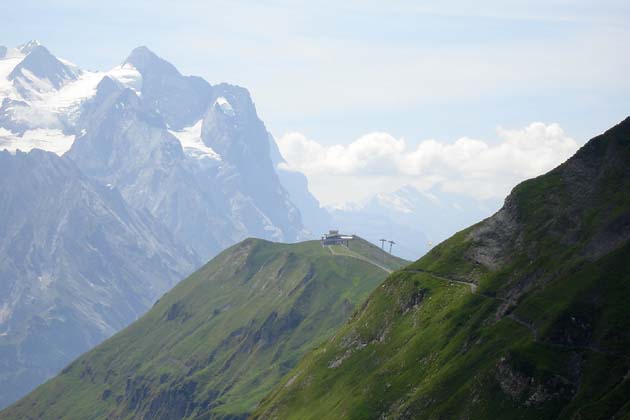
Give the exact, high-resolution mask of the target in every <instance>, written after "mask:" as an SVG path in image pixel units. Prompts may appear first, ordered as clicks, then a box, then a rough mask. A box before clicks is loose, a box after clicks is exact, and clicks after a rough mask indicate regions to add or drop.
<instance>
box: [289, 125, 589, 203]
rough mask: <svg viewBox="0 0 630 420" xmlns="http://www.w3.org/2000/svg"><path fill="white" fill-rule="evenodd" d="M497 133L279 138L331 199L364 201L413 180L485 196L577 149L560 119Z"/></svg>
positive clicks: (324, 198)
mask: <svg viewBox="0 0 630 420" xmlns="http://www.w3.org/2000/svg"><path fill="white" fill-rule="evenodd" d="M496 133H497V137H498V141H496V140H495V141H494V142H488V141H483V140H478V139H472V138H468V137H462V138H460V139H457V140H456V141H454V142H452V143H448V142H443V141H438V140H434V139H429V140H424V141H421V142H419V143H417V144H416V145H415V146H412V145H410V144H409V142H408V141H406V140H405V139H403V138H395V137H394V136H392V135H391V134H388V133H383V132H375V133H370V134H366V135H364V136H362V137H360V138H359V139H357V140H355V141H353V142H352V143H350V144H348V145H332V146H326V145H323V144H321V143H319V142H317V141H315V140H312V139H309V138H307V137H306V136H305V135H304V134H301V133H297V132H294V133H289V134H286V135H284V136H282V137H281V138H279V139H278V140H277V143H278V146H279V148H280V151H281V153H282V155H283V156H284V158H285V159H286V163H285V164H282V169H285V170H292V171H299V172H302V173H304V174H305V175H306V176H307V177H308V179H309V183H310V186H311V190H312V191H313V193H314V194H315V195H316V196H317V198H318V199H320V201H321V202H322V203H324V204H326V205H337V204H342V203H344V202H348V201H360V200H362V199H365V198H367V197H368V196H370V195H372V194H374V193H378V192H383V191H391V190H394V189H396V188H398V187H400V186H402V185H406V184H411V185H414V186H416V187H417V188H419V189H420V190H426V189H428V188H432V187H436V186H437V187H438V188H440V189H442V190H444V191H449V192H457V193H463V194H467V195H470V196H472V197H475V198H479V199H491V198H502V197H504V196H505V195H507V194H508V193H509V191H510V189H511V188H512V187H514V185H516V184H517V183H518V182H520V181H523V180H525V179H528V178H531V177H535V176H537V175H540V174H543V173H545V172H547V171H549V170H550V169H552V168H554V167H555V166H557V165H558V164H560V163H562V162H564V161H565V160H566V159H568V158H569V157H570V156H571V155H572V154H573V153H575V151H576V150H577V149H578V144H577V143H576V141H575V140H574V139H573V138H571V137H569V136H568V135H567V134H566V133H565V131H564V130H563V129H562V128H561V127H560V126H559V125H558V124H555V123H554V124H544V123H541V122H534V123H531V124H529V125H528V126H527V127H524V128H522V129H505V128H502V127H499V128H497V130H496Z"/></svg>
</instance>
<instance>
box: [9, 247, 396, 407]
mask: <svg viewBox="0 0 630 420" xmlns="http://www.w3.org/2000/svg"><path fill="white" fill-rule="evenodd" d="M360 258H366V259H369V260H375V261H378V263H379V264H382V265H384V266H385V267H387V268H390V269H396V268H398V267H400V266H401V265H402V264H404V263H405V261H404V260H400V259H398V258H395V257H393V256H390V255H388V254H386V253H384V252H382V251H381V250H380V249H379V248H378V247H376V246H374V245H371V244H369V243H367V242H365V241H363V240H361V239H357V240H354V241H352V243H351V250H349V251H347V252H345V255H333V254H332V253H331V252H330V251H329V250H328V249H327V248H322V247H321V246H320V244H319V242H317V241H312V242H304V243H300V244H292V245H287V244H275V243H270V242H266V241H262V240H253V239H250V240H246V241H244V242H242V243H241V244H239V245H236V246H234V247H232V248H230V249H229V250H227V251H225V252H223V253H222V254H221V255H219V256H217V257H216V258H215V259H213V260H212V261H211V262H209V263H208V264H206V265H205V266H204V267H202V268H201V269H200V270H199V271H197V272H196V273H195V274H193V275H192V276H190V277H189V278H188V279H186V280H184V281H182V282H181V283H180V284H179V285H178V286H176V287H175V288H174V289H173V290H171V291H170V292H168V293H167V294H165V295H164V296H163V297H162V298H161V299H160V300H159V301H158V302H157V303H156V304H155V305H154V307H153V308H152V309H151V310H150V311H149V312H148V313H147V314H146V315H145V316H144V317H142V318H141V319H140V320H138V321H137V322H135V323H133V324H132V325H131V326H129V327H128V328H127V329H125V330H124V331H122V332H120V333H118V334H116V335H115V336H114V337H112V338H110V339H109V340H107V341H106V342H104V343H103V344H101V345H100V346H98V347H97V348H95V349H94V350H92V351H90V352H88V353H87V354H85V355H84V356H82V357H80V358H79V359H78V360H76V361H75V362H73V363H72V364H71V365H70V366H68V367H67V368H66V369H64V371H63V372H62V373H61V374H60V375H59V376H57V377H56V378H54V379H52V380H51V381H49V382H47V383H46V384H44V385H42V386H40V387H39V388H38V389H37V390H35V391H34V392H33V393H32V394H30V395H29V396H27V397H26V398H25V399H23V400H21V401H19V402H18V403H16V404H15V405H13V406H12V407H10V408H9V409H7V410H5V411H3V412H2V413H0V418H11V419H13V418H25V419H27V418H61V419H65V418H67V419H73V418H77V419H79V418H81V419H88V418H105V417H113V418H138V417H140V418H141V417H143V416H146V417H151V416H153V417H158V418H182V417H185V418H196V417H199V418H221V417H222V416H239V415H246V413H248V412H251V411H252V410H253V409H254V408H255V407H256V406H257V404H258V402H259V401H260V399H262V397H263V396H264V395H265V394H266V393H268V392H269V391H270V390H271V389H272V388H273V386H274V385H275V384H276V383H278V381H280V379H281V378H282V377H283V376H284V375H285V374H286V373H287V372H288V371H290V370H291V369H292V368H293V367H294V366H295V365H296V364H297V363H298V362H299V360H300V359H301V357H302V356H303V355H304V354H305V353H306V352H307V351H308V350H310V349H312V348H313V347H314V346H316V345H317V344H319V343H321V342H323V341H324V340H325V339H327V338H329V337H330V336H332V335H333V334H334V332H335V331H336V330H337V328H338V327H339V326H340V325H342V324H343V323H344V322H345V321H346V320H347V318H348V317H349V316H350V315H351V314H352V313H353V312H354V311H355V310H356V308H357V307H358V306H360V305H361V304H362V303H363V301H364V300H365V299H366V298H367V296H368V295H369V293H370V292H371V291H372V290H374V288H376V287H377V286H378V285H379V284H380V283H381V282H382V281H383V280H384V278H385V277H386V272H385V271H383V270H382V269H380V268H378V267H377V266H375V265H373V264H371V263H369V262H366V261H364V260H362V259H360Z"/></svg>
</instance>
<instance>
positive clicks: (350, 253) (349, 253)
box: [324, 245, 394, 274]
mask: <svg viewBox="0 0 630 420" xmlns="http://www.w3.org/2000/svg"><path fill="white" fill-rule="evenodd" d="M324 246H325V247H326V248H328V250H329V251H330V253H331V254H333V255H335V256H337V257H350V258H356V259H357V260H361V261H365V262H367V263H370V264H372V265H373V266H375V267H378V268H380V269H381V270H383V271H384V272H386V273H387V274H392V273H393V272H394V270H391V269H389V268H387V267H384V266H382V265H380V264H379V263H377V262H375V261H372V260H370V259H369V258H365V257H364V256H363V255H359V254H357V253H356V252H354V251H352V250H351V249H349V248H346V253H343V254H340V253H338V252H335V251H334V250H333V246H337V245H324ZM338 246H343V245H338Z"/></svg>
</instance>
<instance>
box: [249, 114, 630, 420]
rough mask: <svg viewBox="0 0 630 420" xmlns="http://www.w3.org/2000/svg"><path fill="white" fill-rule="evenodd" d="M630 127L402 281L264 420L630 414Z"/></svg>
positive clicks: (397, 278) (311, 363) (286, 390)
mask: <svg viewBox="0 0 630 420" xmlns="http://www.w3.org/2000/svg"><path fill="white" fill-rule="evenodd" d="M629 300H630V119H627V120H625V121H624V122H622V123H621V124H619V125H618V126H616V127H614V128H612V129H611V130H609V131H607V132H606V133H605V134H603V135H601V136H599V137H596V138H595V139H593V140H591V141H590V142H589V143H588V144H587V145H585V146H584V147H583V148H582V149H581V150H580V151H578V152H577V153H576V155H575V156H573V157H572V158H571V159H569V160H568V161H567V162H566V163H564V164H562V165H561V166H559V167H558V168H556V169H554V170H552V171H551V172H549V173H548V174H546V175H543V176H540V177H538V178H535V179H532V180H529V181H526V182H523V183H522V184H520V185H518V186H517V187H516V188H514V190H513V191H512V193H511V194H510V196H509V197H508V198H507V199H506V201H505V205H504V206H503V208H502V209H501V210H500V211H499V212H497V213H496V214H495V215H494V216H492V217H490V218H488V219H486V220H485V221H483V222H481V223H479V224H477V225H474V226H472V227H470V228H468V229H466V230H464V231H462V232H459V233H458V234H456V235H455V236H453V237H452V238H450V239H449V240H447V241H445V242H443V243H442V244H440V245H438V246H437V247H435V248H434V249H433V250H432V251H430V252H429V253H428V254H427V255H426V256H425V257H423V258H422V259H420V260H419V261H417V262H416V263H414V264H412V265H411V266H409V267H407V268H405V269H404V270H401V271H398V272H396V273H394V274H393V275H392V276H390V277H389V278H388V279H387V280H386V281H385V283H384V284H383V287H379V288H378V289H377V290H376V291H375V292H374V293H373V294H372V295H371V296H370V298H369V299H368V301H367V303H366V305H365V306H364V307H363V309H362V310H361V311H359V312H358V313H357V314H356V315H355V316H353V318H352V320H351V321H350V322H349V323H348V324H347V325H345V326H344V327H343V328H342V329H341V330H340V331H339V332H338V333H337V334H336V335H335V337H334V338H333V339H331V340H330V341H328V342H327V343H325V344H323V345H322V346H320V347H319V348H318V349H317V350H315V351H313V352H312V353H310V354H309V355H307V356H306V357H305V359H304V360H303V361H302V362H301V363H300V364H299V365H298V366H297V367H296V368H295V369H294V370H293V371H292V372H291V373H290V374H288V375H287V376H286V377H285V379H284V380H283V382H282V383H281V384H279V385H278V386H277V387H276V389H275V390H274V391H273V392H272V393H271V394H270V395H269V396H267V397H266V398H265V400H263V402H262V403H261V407H259V409H258V410H257V412H256V415H255V417H256V418H280V419H287V418H296V419H309V418H352V419H365V418H404V419H411V418H414V419H415V418H430V419H437V418H470V419H495V418H502V419H508V418H519V419H528V418H531V419H538V418H575V419H598V418H613V417H614V418H628V416H630V399H629V397H628V396H629V395H630V350H629V349H630V312H629V311H628V301H629Z"/></svg>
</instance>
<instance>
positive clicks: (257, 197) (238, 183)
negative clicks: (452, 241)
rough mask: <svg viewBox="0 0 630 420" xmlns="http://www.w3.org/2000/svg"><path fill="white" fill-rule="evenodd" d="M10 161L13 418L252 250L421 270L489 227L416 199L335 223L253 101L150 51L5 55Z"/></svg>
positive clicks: (0, 138) (4, 375) (6, 366)
mask: <svg viewBox="0 0 630 420" xmlns="http://www.w3.org/2000/svg"><path fill="white" fill-rule="evenodd" d="M35 149H41V150H35ZM2 150H5V152H3V153H2V154H1V155H0V160H1V161H2V167H0V172H1V173H2V179H0V192H2V194H3V201H2V205H1V207H0V217H1V220H0V229H2V232H3V233H4V235H3V236H2V237H1V238H0V287H1V290H0V366H2V369H0V406H3V405H6V404H7V403H9V402H11V401H13V400H15V399H16V398H17V397H19V396H20V395H22V394H24V393H25V392H26V391H28V390H30V389H31V388H32V387H33V386H35V385H37V384H39V383H41V382H42V381H43V380H44V379H46V378H47V377H49V376H50V375H52V374H53V373H55V372H56V371H58V370H59V369H61V368H62V367H63V366H64V365H65V364H66V363H67V362H69V361H70V360H72V358H74V357H75V356H77V355H78V354H80V353H81V352H83V351H85V350H87V349H88V348H90V347H91V346H93V345H95V344H96V343H98V342H100V341H101V340H102V339H103V338H105V337H108V336H110V335H111V334H112V333H113V332H115V331H117V330H119V329H120V328H122V327H124V326H125V325H127V324H129V323H130V322H131V321H133V320H134V319H136V318H137V317H138V316H139V315H141V314H142V313H144V312H145V311H146V310H147V309H148V307H149V306H150V305H151V304H152V302H154V301H155V299H157V298H158V297H159V296H161V295H162V294H163V293H164V292H165V291H166V290H168V289H169V288H170V287H171V286H172V285H174V284H175V283H176V282H177V281H178V280H180V279H181V278H183V277H184V276H185V275H187V274H188V273H190V272H191V271H192V270H193V269H194V268H195V267H197V266H199V265H200V264H201V263H202V262H205V261H207V260H208V259H210V258H211V257H213V256H215V255H216V254H217V253H219V252H220V251H221V250H223V249H225V248H226V247H228V246H230V245H233V244H234V243H236V242H238V241H240V240H242V239H244V238H246V237H258V238H263V239H268V240H272V241H281V242H295V241H298V240H302V239H305V238H316V237H318V236H319V235H320V234H321V233H323V232H324V231H326V230H327V229H329V228H339V229H341V230H342V231H344V232H347V233H356V234H360V235H362V236H364V237H366V238H367V239H369V240H370V241H372V242H374V243H378V239H380V238H381V237H385V238H387V239H392V240H394V241H396V245H395V246H394V248H393V250H394V253H396V254H398V255H402V256H404V257H407V258H416V257H418V256H420V255H422V254H423V253H424V252H426V249H427V244H428V242H429V241H431V240H434V241H436V240H437V239H443V238H445V237H447V236H448V234H449V233H451V232H452V230H453V229H455V228H460V227H463V226H465V225H466V224H467V223H469V222H471V221H473V220H470V219H471V218H472V219H475V218H479V219H480V218H481V217H482V216H484V215H486V214H489V213H490V211H488V212H487V213H485V214H483V212H479V213H477V212H474V211H471V210H470V208H467V209H466V211H464V212H462V213H461V215H464V216H465V217H462V216H461V215H460V214H457V212H456V211H455V210H454V209H455V208H456V206H453V205H452V203H451V202H449V201H448V200H446V201H439V200H438V201H435V200H434V201H431V200H426V197H425V196H424V195H422V194H420V193H419V192H417V191H415V190H411V189H403V190H401V191H399V192H397V193H394V194H392V195H389V196H386V195H381V196H377V197H375V199H374V200H373V201H372V202H370V203H368V204H367V205H365V206H362V207H357V206H355V207H353V208H351V209H346V210H340V209H337V210H334V211H327V210H325V209H323V208H322V207H321V206H320V205H319V203H318V201H317V200H316V199H315V197H313V195H311V193H310V192H309V191H308V185H307V180H306V178H305V177H304V175H302V174H300V173H296V172H290V171H286V170H281V169H279V167H278V166H279V164H280V163H282V162H283V158H282V156H281V155H280V153H279V151H278V149H277V146H276V144H275V142H274V140H273V137H272V136H271V134H270V133H269V132H268V131H267V129H266V128H265V125H264V123H263V122H262V121H261V120H260V118H259V117H258V115H257V113H256V108H255V106H254V103H253V101H252V99H251V97H250V95H249V92H248V91H247V90H246V89H244V88H241V87H238V86H233V85H229V84H224V83H222V84H218V85H211V84H210V83H208V82H206V81H205V80H203V79H202V78H199V77H193V76H184V75H182V74H181V73H180V72H179V71H178V70H177V69H176V68H175V67H174V66H173V65H172V64H170V63H168V62H166V61H164V60H163V59H161V58H160V57H158V56H156V55H155V54H154V53H152V52H151V51H150V50H149V49H147V48H146V47H139V48H136V49H134V50H133V51H132V52H131V54H130V55H129V57H127V58H126V59H125V60H123V61H122V63H121V64H120V65H118V66H116V67H114V68H113V69H111V70H109V71H87V70H84V69H81V68H79V67H78V66H76V65H75V64H73V63H71V62H69V61H67V60H64V59H61V58H58V57H55V56H54V55H53V54H52V53H51V52H50V51H49V50H48V49H47V48H46V47H44V46H42V45H40V44H39V43H38V42H36V41H31V42H29V43H27V44H24V45H22V46H19V47H17V48H7V47H0V151H2ZM423 200H424V201H423ZM392 203H394V204H392ZM400 203H403V204H402V206H401V205H399V204H400ZM456 217H459V219H457V220H459V223H454V224H453V222H452V221H453V220H455V218H456ZM428 219H433V220H428ZM432 227H435V228H436V229H437V230H438V231H439V232H438V233H437V234H434V232H433V231H432V230H431V229H432ZM425 228H426V229H425Z"/></svg>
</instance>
